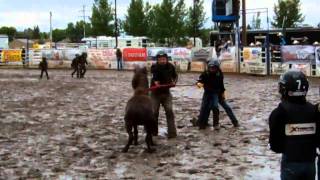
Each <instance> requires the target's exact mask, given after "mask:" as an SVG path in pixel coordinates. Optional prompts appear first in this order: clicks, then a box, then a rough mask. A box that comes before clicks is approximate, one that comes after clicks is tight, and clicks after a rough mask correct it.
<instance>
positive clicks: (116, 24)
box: [114, 0, 118, 48]
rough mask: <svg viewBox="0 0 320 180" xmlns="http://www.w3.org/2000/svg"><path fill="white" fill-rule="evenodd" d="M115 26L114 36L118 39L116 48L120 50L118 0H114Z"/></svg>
mask: <svg viewBox="0 0 320 180" xmlns="http://www.w3.org/2000/svg"><path fill="white" fill-rule="evenodd" d="M114 17H115V20H114V25H115V32H114V36H115V38H116V48H118V19H117V0H114Z"/></svg>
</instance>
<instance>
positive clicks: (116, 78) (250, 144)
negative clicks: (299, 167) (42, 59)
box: [0, 69, 320, 180]
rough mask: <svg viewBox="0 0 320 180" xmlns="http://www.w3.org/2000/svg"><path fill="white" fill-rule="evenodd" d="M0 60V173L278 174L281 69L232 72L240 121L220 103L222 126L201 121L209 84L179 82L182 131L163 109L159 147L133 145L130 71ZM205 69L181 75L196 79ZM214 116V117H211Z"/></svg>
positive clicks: (231, 96)
mask: <svg viewBox="0 0 320 180" xmlns="http://www.w3.org/2000/svg"><path fill="white" fill-rule="evenodd" d="M39 74H40V72H39V71H38V70H22V69H16V70H12V69H0V127H1V128H0V179H19V178H20V179H63V180H64V179H66V180H71V179H76V180H77V179H218V180H220V179H230V180H231V179H256V180H262V179H263V180H266V179H279V171H280V165H279V162H280V161H279V160H280V155H278V154H274V153H273V152H271V151H270V150H269V148H268V132H269V130H268V123H267V122H268V117H269V114H270V112H271V111H272V109H274V108H275V107H276V106H277V104H278V102H279V95H278V91H277V88H278V85H277V80H278V77H259V76H248V75H225V86H226V89H227V99H228V103H229V105H230V106H231V107H232V108H233V110H234V112H235V114H236V116H237V118H238V119H239V121H240V125H241V127H240V128H238V129H236V128H233V127H232V124H231V122H230V119H229V118H228V117H227V116H226V114H225V112H224V111H223V109H222V108H221V107H220V111H221V113H220V122H221V125H222V127H221V129H220V130H219V131H216V130H213V128H212V127H210V128H207V129H206V130H201V131H199V130H198V128H196V127H192V125H191V123H190V120H191V119H192V118H193V117H197V115H198V114H199V109H200V103H201V97H202V93H203V90H202V89H198V88H196V87H195V86H193V87H192V86H178V87H175V88H172V94H173V97H174V99H173V104H174V113H175V120H176V125H177V130H178V137H177V138H176V139H170V140H168V139H167V138H166V131H167V129H166V127H167V126H166V120H165V115H164V112H163V109H161V110H160V111H161V113H160V135H159V136H158V137H155V138H154V141H155V142H156V143H157V144H158V145H157V146H156V152H155V153H152V154H149V153H147V152H146V150H145V149H146V145H145V143H144V137H145V134H144V133H143V128H142V127H141V128H139V133H140V134H139V135H140V136H139V145H138V146H131V148H130V149H129V152H128V153H122V152H121V149H122V148H123V147H124V145H125V144H126V143H127V133H126V131H125V129H124V120H123V116H124V107H125V105H126V102H127V101H128V99H129V98H130V97H131V96H132V94H133V91H132V89H131V78H132V75H133V72H130V71H121V72H119V71H102V70H100V71H99V70H89V71H88V72H87V74H86V78H85V79H75V78H71V76H70V74H71V70H49V75H50V78H51V79H50V80H46V79H42V80H39V79H38V76H39ZM198 76H199V73H185V74H180V75H179V81H178V84H184V85H186V84H192V83H194V82H195V81H196V80H197V79H198ZM310 84H311V87H310V90H309V93H308V97H307V98H308V100H310V101H311V102H313V103H316V102H320V101H319V99H320V98H319V85H320V81H319V79H310ZM210 124H212V117H210Z"/></svg>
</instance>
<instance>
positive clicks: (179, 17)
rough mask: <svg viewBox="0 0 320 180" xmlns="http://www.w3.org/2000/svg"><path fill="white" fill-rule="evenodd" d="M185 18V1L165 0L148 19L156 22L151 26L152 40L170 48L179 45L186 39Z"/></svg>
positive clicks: (155, 7)
mask: <svg viewBox="0 0 320 180" xmlns="http://www.w3.org/2000/svg"><path fill="white" fill-rule="evenodd" d="M185 16H186V8H185V4H184V1H183V0H178V2H176V1H175V0H163V1H162V3H161V5H159V4H157V5H155V6H154V7H153V10H152V12H150V14H149V17H148V18H149V19H151V20H153V21H154V23H153V24H151V26H150V24H149V26H150V31H149V32H150V33H151V34H150V35H151V36H152V39H153V40H155V41H156V42H159V43H162V44H166V45H168V46H173V45H177V44H179V43H180V42H181V41H182V40H183V38H184V37H185V30H184V29H185Z"/></svg>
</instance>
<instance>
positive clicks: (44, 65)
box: [39, 57, 49, 79]
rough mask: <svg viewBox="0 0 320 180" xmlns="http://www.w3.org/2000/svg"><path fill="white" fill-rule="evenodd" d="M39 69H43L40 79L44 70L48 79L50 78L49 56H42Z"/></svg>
mask: <svg viewBox="0 0 320 180" xmlns="http://www.w3.org/2000/svg"><path fill="white" fill-rule="evenodd" d="M39 69H41V74H40V79H42V75H43V72H45V73H46V76H47V79H49V75H48V62H47V58H45V57H42V61H41V62H40V63H39Z"/></svg>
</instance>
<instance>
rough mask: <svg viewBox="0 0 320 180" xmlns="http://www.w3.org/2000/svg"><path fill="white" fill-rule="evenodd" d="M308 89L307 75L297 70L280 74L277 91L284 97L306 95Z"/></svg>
mask: <svg viewBox="0 0 320 180" xmlns="http://www.w3.org/2000/svg"><path fill="white" fill-rule="evenodd" d="M308 89H309V82H308V79H307V77H306V76H305V75H304V74H303V73H302V72H301V71H298V70H290V71H287V72H286V73H284V74H282V75H281V76H280V80H279V93H280V94H281V95H282V96H285V97H302V96H306V95H307V92H308Z"/></svg>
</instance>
